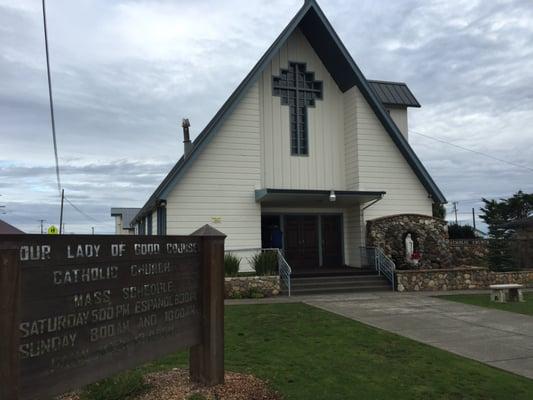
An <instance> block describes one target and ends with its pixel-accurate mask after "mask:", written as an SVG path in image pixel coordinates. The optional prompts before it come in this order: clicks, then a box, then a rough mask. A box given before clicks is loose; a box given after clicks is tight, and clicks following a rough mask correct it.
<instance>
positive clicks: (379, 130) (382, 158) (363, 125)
mask: <svg viewBox="0 0 533 400" xmlns="http://www.w3.org/2000/svg"><path fill="white" fill-rule="evenodd" d="M354 95H355V97H356V104H357V106H356V110H357V115H356V120H357V162H358V167H359V168H358V169H359V171H358V172H359V190H384V191H385V192H387V193H386V194H385V197H384V198H383V199H382V200H381V201H379V202H378V203H376V204H375V205H373V206H371V207H369V208H368V209H367V210H366V211H365V212H364V218H365V220H369V219H373V218H379V217H382V216H386V215H392V214H402V213H418V214H424V215H431V214H432V212H431V204H432V201H431V199H430V198H429V196H428V193H427V191H426V189H425V188H424V186H423V185H422V183H421V182H420V180H419V179H418V177H417V176H416V175H415V173H414V171H413V170H412V168H411V167H410V165H409V164H408V163H407V161H406V160H405V158H404V157H403V155H402V154H401V153H400V151H399V150H398V148H397V146H396V145H395V144H394V142H393V141H392V139H391V138H390V136H389V135H388V133H387V132H386V131H385V128H383V125H382V124H381V123H380V122H379V120H378V119H377V117H376V115H375V114H374V112H373V111H372V109H371V108H370V106H369V105H368V103H367V102H366V100H365V99H364V97H363V96H362V94H361V92H360V91H359V89H355V90H354Z"/></svg>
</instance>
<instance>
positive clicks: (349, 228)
mask: <svg viewBox="0 0 533 400" xmlns="http://www.w3.org/2000/svg"><path fill="white" fill-rule="evenodd" d="M361 228H362V225H361V207H360V206H354V207H350V208H347V209H346V210H345V211H344V230H345V232H344V237H345V240H344V243H345V244H344V247H345V249H344V252H345V253H344V254H345V260H346V261H345V262H346V264H348V265H351V266H353V267H357V266H359V265H360V262H361V260H360V255H359V247H361V246H362V245H363V237H362V229H361Z"/></svg>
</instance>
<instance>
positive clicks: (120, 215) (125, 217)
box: [111, 207, 140, 235]
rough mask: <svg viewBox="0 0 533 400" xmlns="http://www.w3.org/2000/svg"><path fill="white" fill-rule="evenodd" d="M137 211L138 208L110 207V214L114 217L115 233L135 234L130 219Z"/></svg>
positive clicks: (131, 219)
mask: <svg viewBox="0 0 533 400" xmlns="http://www.w3.org/2000/svg"><path fill="white" fill-rule="evenodd" d="M139 211H140V208H129V207H113V208H111V216H112V217H114V218H115V235H133V234H135V227H134V226H133V225H132V221H133V219H134V218H135V216H136V215H137V213H138V212H139Z"/></svg>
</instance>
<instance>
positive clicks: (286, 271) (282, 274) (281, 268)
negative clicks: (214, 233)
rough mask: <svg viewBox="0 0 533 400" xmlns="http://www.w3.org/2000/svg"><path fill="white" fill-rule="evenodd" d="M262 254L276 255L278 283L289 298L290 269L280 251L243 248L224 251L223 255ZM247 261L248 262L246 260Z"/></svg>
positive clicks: (275, 249) (276, 249)
mask: <svg viewBox="0 0 533 400" xmlns="http://www.w3.org/2000/svg"><path fill="white" fill-rule="evenodd" d="M243 251H245V252H263V251H274V252H276V255H277V260H278V275H279V278H280V282H282V283H283V284H284V285H285V287H286V288H287V293H288V295H289V296H290V295H291V274H292V269H291V267H290V265H289V263H288V262H287V260H286V259H285V257H284V256H283V253H282V252H281V250H280V249H278V248H276V247H274V248H260V247H251V248H245V249H227V250H225V253H226V254H228V253H238V252H243ZM248 261H249V260H248Z"/></svg>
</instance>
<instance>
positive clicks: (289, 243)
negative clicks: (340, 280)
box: [284, 215, 320, 270]
mask: <svg viewBox="0 0 533 400" xmlns="http://www.w3.org/2000/svg"><path fill="white" fill-rule="evenodd" d="M284 228H285V258H286V259H287V262H288V263H289V265H290V266H291V268H293V269H294V270H302V269H316V268H318V266H319V265H320V264H319V248H318V246H319V240H318V239H319V238H318V216H316V215H286V216H285V225H284Z"/></svg>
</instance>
